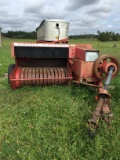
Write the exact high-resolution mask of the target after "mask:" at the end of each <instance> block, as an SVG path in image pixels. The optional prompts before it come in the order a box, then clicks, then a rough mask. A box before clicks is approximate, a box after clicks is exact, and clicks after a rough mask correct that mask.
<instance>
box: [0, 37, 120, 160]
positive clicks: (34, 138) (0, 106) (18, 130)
mask: <svg viewBox="0 0 120 160" xmlns="http://www.w3.org/2000/svg"><path fill="white" fill-rule="evenodd" d="M12 41H26V40H15V39H3V47H2V48H0V160H119V159H120V74H119V76H118V77H117V78H115V79H113V80H112V82H111V84H112V85H114V86H115V89H114V90H112V91H111V90H110V93H111V95H112V108H113V109H112V110H113V113H114V116H115V118H114V120H113V122H112V127H111V130H108V127H107V125H106V124H105V123H104V122H102V121H101V124H100V128H99V130H98V133H97V135H96V137H94V138H92V139H91V138H89V136H88V134H87V128H86V122H87V120H88V119H89V118H90V117H91V111H93V110H94V108H95V106H96V102H95V101H94V96H95V95H96V93H97V92H95V91H93V90H91V88H89V87H86V86H77V85H72V86H50V87H48V86H45V87H23V88H21V89H17V90H14V91H13V90H11V88H10V86H9V84H8V82H7V79H6V78H4V74H5V73H6V72H7V69H8V65H9V64H10V63H13V62H14V60H13V59H11V58H10V44H11V42H12ZM27 41H29V40H27ZM70 43H91V44H93V47H94V48H95V49H98V50H100V52H101V54H106V53H108V54H112V55H115V56H117V57H118V59H119V60H120V52H119V51H120V42H117V47H113V46H114V43H113V42H104V43H102V42H98V41H96V40H92V39H88V40H87V39H82V40H70Z"/></svg>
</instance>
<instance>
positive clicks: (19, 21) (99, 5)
mask: <svg viewBox="0 0 120 160" xmlns="http://www.w3.org/2000/svg"><path fill="white" fill-rule="evenodd" d="M43 19H63V20H67V21H68V22H70V26H69V34H79V33H81V32H95V31H97V30H119V31H120V0H0V27H2V31H3V32H7V31H8V30H14V31H19V30H21V31H27V32H29V31H35V30H36V28H37V27H38V26H39V24H40V23H41V21H42V20H43Z"/></svg>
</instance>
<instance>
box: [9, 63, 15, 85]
mask: <svg viewBox="0 0 120 160" xmlns="http://www.w3.org/2000/svg"><path fill="white" fill-rule="evenodd" d="M14 67H15V64H10V65H9V67H8V83H10V74H11V73H12V71H13V69H14Z"/></svg>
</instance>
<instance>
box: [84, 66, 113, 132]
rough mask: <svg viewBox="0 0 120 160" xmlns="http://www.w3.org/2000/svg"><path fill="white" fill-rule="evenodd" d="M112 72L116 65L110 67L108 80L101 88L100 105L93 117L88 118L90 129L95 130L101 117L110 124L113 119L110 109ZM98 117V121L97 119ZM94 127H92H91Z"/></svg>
mask: <svg viewBox="0 0 120 160" xmlns="http://www.w3.org/2000/svg"><path fill="white" fill-rule="evenodd" d="M112 73H114V67H113V66H112V67H110V69H109V71H108V76H107V80H106V82H105V85H104V88H100V89H99V94H98V96H97V98H98V99H99V101H98V105H97V107H96V109H95V111H94V112H93V113H92V116H93V117H92V119H90V120H88V122H87V124H88V126H89V129H90V130H95V129H96V128H97V126H98V124H97V122H98V121H99V119H100V118H103V119H104V121H105V122H106V123H107V124H108V125H109V126H110V122H111V120H112V119H113V115H112V113H111V110H110V98H111V97H110V95H109V94H108V91H107V90H108V87H109V84H110V81H111V78H112ZM96 119H97V120H98V121H96ZM93 122H94V123H93ZM91 128H92V129H91Z"/></svg>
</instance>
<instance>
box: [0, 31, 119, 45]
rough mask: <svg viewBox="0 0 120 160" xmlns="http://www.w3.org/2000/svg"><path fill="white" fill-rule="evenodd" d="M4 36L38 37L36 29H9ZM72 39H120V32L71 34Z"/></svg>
mask: <svg viewBox="0 0 120 160" xmlns="http://www.w3.org/2000/svg"><path fill="white" fill-rule="evenodd" d="M2 35H3V36H4V37H9V38H17V39H37V33H36V31H32V32H25V31H8V32H6V33H2ZM69 38H70V39H79V38H96V39H97V40H99V41H102V42H107V41H119V40H120V34H119V33H115V32H112V31H111V32H108V31H106V32H100V31H97V34H80V35H70V36H69Z"/></svg>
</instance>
